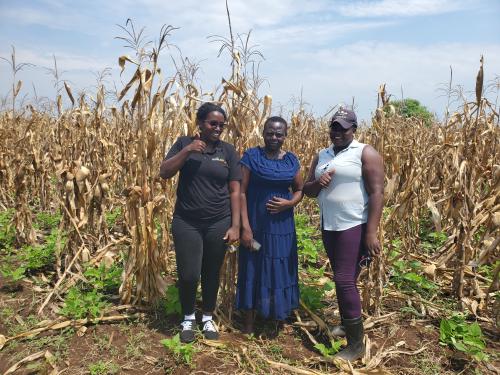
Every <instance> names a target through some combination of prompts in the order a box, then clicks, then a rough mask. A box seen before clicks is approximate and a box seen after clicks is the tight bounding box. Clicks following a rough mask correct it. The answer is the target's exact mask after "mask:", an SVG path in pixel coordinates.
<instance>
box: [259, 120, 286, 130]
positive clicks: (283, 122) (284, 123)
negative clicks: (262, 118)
mask: <svg viewBox="0 0 500 375" xmlns="http://www.w3.org/2000/svg"><path fill="white" fill-rule="evenodd" d="M273 122H279V123H280V124H283V125H285V132H288V124H287V122H286V120H285V119H284V118H283V117H280V116H271V117H269V118H268V119H267V120H266V122H265V123H264V129H263V130H266V126H267V125H268V124H271V123H273Z"/></svg>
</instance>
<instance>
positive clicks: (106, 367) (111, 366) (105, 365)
mask: <svg viewBox="0 0 500 375" xmlns="http://www.w3.org/2000/svg"><path fill="white" fill-rule="evenodd" d="M119 371H120V366H118V365H117V364H116V363H114V362H104V361H99V362H96V363H91V364H90V365H89V372H90V375H112V374H118V372H119Z"/></svg>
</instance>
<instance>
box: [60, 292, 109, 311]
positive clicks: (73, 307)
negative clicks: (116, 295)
mask: <svg viewBox="0 0 500 375" xmlns="http://www.w3.org/2000/svg"><path fill="white" fill-rule="evenodd" d="M103 298H104V295H103V294H102V293H101V292H98V291H97V290H92V291H90V292H83V291H81V290H80V289H78V288H76V287H72V288H70V289H69V291H68V293H67V294H66V298H65V300H64V307H63V308H62V310H61V313H62V314H63V315H65V316H67V317H69V318H73V319H82V318H97V317H99V316H100V315H101V312H102V310H104V309H105V308H106V307H107V306H108V303H106V302H105V301H104V300H103Z"/></svg>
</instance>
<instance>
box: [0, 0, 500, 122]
mask: <svg viewBox="0 0 500 375" xmlns="http://www.w3.org/2000/svg"><path fill="white" fill-rule="evenodd" d="M229 7H230V11H231V18H232V25H233V31H234V32H235V33H247V32H248V31H249V30H252V37H251V42H252V43H253V44H255V45H258V47H257V48H258V50H259V51H260V52H261V53H262V54H263V55H264V57H265V60H264V61H262V63H261V64H260V75H261V76H262V77H263V78H265V79H266V82H265V83H264V84H263V85H262V86H261V94H262V95H264V94H270V95H272V97H273V105H274V106H275V112H279V111H280V110H281V108H283V109H284V111H285V113H286V111H288V110H291V109H294V108H295V109H296V108H297V105H298V104H297V103H298V100H299V98H300V97H301V96H302V98H303V100H304V101H305V102H306V103H307V105H308V109H310V110H312V111H313V112H314V113H315V114H317V115H323V114H325V113H326V112H327V111H328V110H329V109H330V108H331V107H332V106H334V105H336V104H340V103H351V102H352V101H353V98H354V102H355V105H356V110H357V112H358V115H359V117H360V118H362V119H369V118H370V114H371V113H372V112H373V111H374V110H375V107H376V104H377V90H378V87H379V85H380V84H381V83H386V84H387V89H388V91H389V92H390V93H392V94H393V95H394V96H395V97H397V98H400V97H401V96H402V95H403V96H404V97H413V98H416V99H418V100H420V101H421V102H422V103H423V104H424V105H426V106H427V107H428V108H429V109H431V110H432V111H434V112H436V114H437V115H438V116H442V114H443V112H444V109H445V105H446V99H445V98H443V97H442V96H441V95H442V93H441V92H440V91H439V90H438V89H439V87H442V85H443V84H444V83H446V82H447V81H448V79H449V74H450V66H451V67H452V68H453V84H454V85H460V86H461V87H463V89H464V91H465V92H466V93H467V92H472V90H473V89H474V83H475V76H476V73H477V69H478V65H479V58H480V55H481V54H483V55H484V57H485V80H486V81H487V82H491V81H493V80H494V79H498V75H499V74H500V22H498V19H499V18H500V1H498V0H477V1H472V0H435V1H431V0H408V1H403V0H374V1H335V0H310V1H305V0H302V1H299V0H296V1H294V0H273V1H269V0H229ZM127 18H132V19H133V20H134V23H135V25H136V27H138V28H139V27H142V26H145V27H146V30H145V33H146V35H147V36H149V37H150V38H151V39H155V38H157V35H158V34H159V31H160V28H161V26H162V25H163V24H171V25H173V26H176V27H179V29H178V30H175V31H174V32H173V33H172V35H171V37H170V39H169V41H170V42H171V43H173V44H175V45H176V46H177V47H179V48H180V50H181V51H182V54H183V56H185V57H189V59H190V60H191V61H194V62H197V63H198V64H199V66H200V70H199V75H198V79H199V84H200V85H201V86H202V88H203V90H204V91H213V90H214V89H215V88H216V86H217V85H218V84H220V82H221V78H222V77H228V76H229V74H230V66H229V64H228V61H227V58H225V57H221V58H218V57H217V54H218V49H219V45H218V44H216V43H209V42H208V40H207V36H209V35H224V36H227V35H228V27H227V18H226V11H225V2H224V0H213V1H211V2H202V1H195V0H182V1H179V0H134V1H132V0H124V1H113V2H111V1H102V2H101V1H95V0H87V1H81V0H74V1H55V0H33V1H14V0H0V56H2V57H5V58H8V57H9V56H10V45H14V46H15V48H16V51H17V60H18V62H30V63H33V64H35V65H36V67H32V68H27V69H25V70H23V71H22V72H21V73H19V76H18V78H19V79H22V80H23V83H24V84H23V89H22V91H21V95H31V96H32V95H33V86H34V87H36V91H37V95H39V96H48V97H51V98H53V97H55V89H54V87H53V83H52V78H51V77H50V75H48V74H47V70H46V69H45V68H49V67H52V65H53V58H52V56H53V55H55V56H56V58H57V61H58V67H59V69H61V70H62V71H64V73H63V75H62V78H63V79H65V80H67V81H69V82H70V84H71V86H72V87H73V90H74V91H79V90H82V89H85V90H93V87H94V86H95V82H96V79H95V76H96V73H97V72H99V71H102V70H103V69H105V68H107V67H109V68H111V71H112V77H110V78H109V79H108V81H114V82H115V83H116V85H117V87H118V88H121V87H122V83H121V82H120V77H119V67H118V63H117V60H118V57H119V56H121V55H125V54H131V53H132V52H131V51H130V50H127V49H126V48H124V47H123V43H122V42H121V41H119V40H117V39H115V36H119V35H123V32H121V30H120V29H119V28H118V27H117V26H116V25H117V24H121V25H123V24H124V23H125V21H126V19H127ZM170 53H171V54H172V56H173V57H174V58H175V59H178V58H179V54H178V52H177V50H176V49H171V50H170V52H169V51H165V53H164V55H163V58H161V64H162V68H163V71H164V74H166V75H168V74H171V73H173V71H174V69H173V64H172V62H171V58H170V57H169V54H170ZM127 72H128V73H129V74H131V73H132V72H129V71H127V70H126V71H125V73H124V75H123V78H122V79H123V80H124V81H126V80H127V78H128V77H129V75H127ZM11 82H12V77H11V73H10V72H9V69H8V65H7V64H6V63H4V62H0V95H1V96H5V95H6V94H8V91H9V88H10V85H11ZM110 83H111V82H110ZM492 99H495V97H493V98H492Z"/></svg>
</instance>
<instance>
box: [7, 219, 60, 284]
mask: <svg viewBox="0 0 500 375" xmlns="http://www.w3.org/2000/svg"><path fill="white" fill-rule="evenodd" d="M65 242H66V236H65V234H64V233H61V232H59V230H58V229H57V228H53V229H52V231H51V233H50V235H48V236H47V237H46V238H45V243H44V244H40V245H32V246H24V247H22V248H21V249H19V250H18V251H17V254H11V255H9V256H6V257H5V258H4V259H3V263H2V265H1V266H0V272H1V273H2V275H3V276H4V277H6V278H10V279H11V280H13V281H17V280H21V279H23V278H24V277H25V276H26V274H32V273H36V272H40V271H44V270H47V269H51V268H53V267H54V262H55V255H56V249H57V246H59V247H60V248H63V247H64V244H65Z"/></svg>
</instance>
